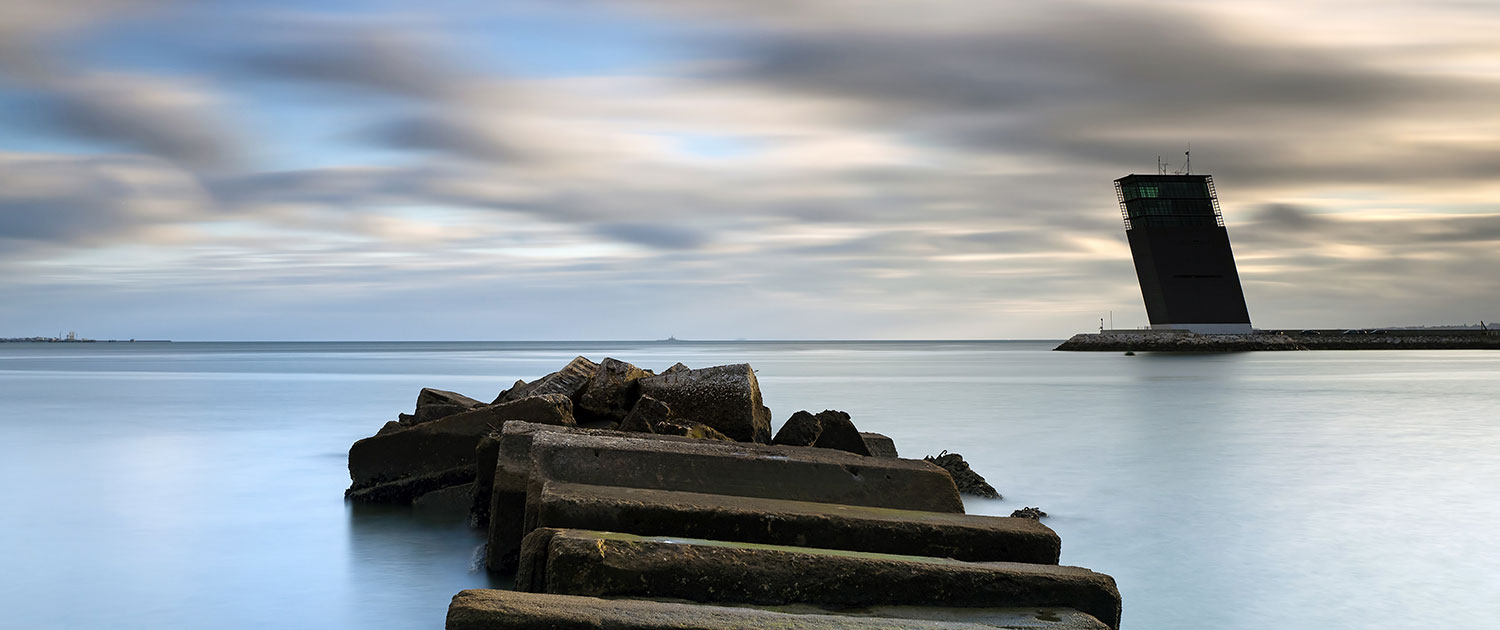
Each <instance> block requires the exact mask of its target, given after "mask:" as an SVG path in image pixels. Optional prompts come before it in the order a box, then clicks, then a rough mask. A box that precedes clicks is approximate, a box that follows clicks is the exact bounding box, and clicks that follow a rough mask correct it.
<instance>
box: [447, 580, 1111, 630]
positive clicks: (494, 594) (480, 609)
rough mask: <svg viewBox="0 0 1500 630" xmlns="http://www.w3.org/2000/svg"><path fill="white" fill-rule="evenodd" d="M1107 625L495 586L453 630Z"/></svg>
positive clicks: (957, 629) (1078, 619)
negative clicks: (848, 611)
mask: <svg viewBox="0 0 1500 630" xmlns="http://www.w3.org/2000/svg"><path fill="white" fill-rule="evenodd" d="M536 628H548V629H550V630H786V629H787V628H798V629H799V630H940V629H941V630H1107V628H1108V626H1105V625H1104V624H1103V623H1101V622H1100V621H1099V620H1097V619H1094V618H1093V617H1091V616H1089V615H1086V614H1084V613H1081V612H1079V611H1076V610H1073V609H1070V608H976V609H952V608H926V607H902V606H876V607H872V608H870V609H866V610H861V611H859V612H858V613H851V614H839V613H837V612H835V611H827V610H821V609H817V608H808V607H783V608H777V609H762V608H748V607H730V606H701V605H696V604H685V603H680V602H658V601H646V600H635V599H600V598H597V597H580V596H576V595H548V594H541V593H519V592H516V591H501V590H488V589H471V590H466V591H460V592H459V593H458V594H457V595H454V596H453V602H452V603H451V604H449V605H448V623H447V630H534V629H536Z"/></svg>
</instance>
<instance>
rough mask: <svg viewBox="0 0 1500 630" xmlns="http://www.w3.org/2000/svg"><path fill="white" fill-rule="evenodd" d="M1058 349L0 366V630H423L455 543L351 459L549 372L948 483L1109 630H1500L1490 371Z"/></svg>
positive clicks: (301, 346)
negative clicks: (990, 489)
mask: <svg viewBox="0 0 1500 630" xmlns="http://www.w3.org/2000/svg"><path fill="white" fill-rule="evenodd" d="M1055 343H1056V342H973V343H961V342H930V343H929V342H880V343H873V342H872V343H865V342H820V343H802V342H795V343H794V342H724V343H697V342H675V343H669V342H578V343H563V342H556V343H467V342H466V343H171V344H141V343H137V344H127V343H113V344H108V343H95V344H21V343H7V344H0V411H3V414H4V415H3V419H0V427H3V428H0V480H3V483H4V486H3V488H4V489H3V503H0V627H5V628H151V629H155V630H160V629H169V628H256V629H262V628H310V629H318V630H328V629H333V628H358V629H361V630H369V629H375V628H402V629H408V628H440V627H442V624H443V615H444V613H445V611H446V607H447V605H448V601H449V598H450V597H452V595H453V594H454V593H456V592H458V591H459V590H460V589H464V588H471V587H484V586H489V585H491V582H490V579H489V578H488V576H487V575H486V574H485V573H484V572H483V571H482V570H478V571H476V570H475V560H474V557H475V552H476V548H477V547H478V546H479V545H480V544H481V543H482V536H481V535H480V533H478V532H475V531H470V530H468V529H467V528H466V527H464V526H463V525H461V524H454V523H448V522H444V521H442V520H438V519H432V518H425V517H423V516H421V515H418V514H413V513H412V512H411V511H410V509H409V508H396V509H389V508H385V509H382V508H356V507H355V506H350V505H346V504H345V503H344V500H343V494H342V493H343V490H344V488H345V487H346V486H348V484H349V477H348V472H347V469H346V456H347V452H348V448H349V445H350V444H351V443H352V442H354V441H355V440H357V439H359V438H362V437H365V436H368V435H371V434H373V433H374V432H375V431H376V430H377V429H379V428H380V426H381V425H382V424H383V423H384V422H386V421H387V420H391V419H394V418H395V417H396V414H397V413H399V412H409V411H410V410H411V408H412V406H413V404H414V402H415V399H416V394H417V391H418V389H420V388H421V387H424V386H430V387H438V388H443V389H451V390H456V391H459V392H462V393H466V394H468V395H470V396H473V397H475V398H480V399H483V400H488V399H490V398H491V397H493V396H494V395H495V394H496V393H497V392H499V391H500V390H502V389H504V388H506V387H507V386H509V384H510V383H511V382H512V381H514V380H516V379H518V378H522V379H527V380H530V379H533V378H536V377H538V376H540V375H542V374H545V373H547V372H550V371H552V370H555V369H557V368H559V367H561V366H562V365H563V364H564V363H566V362H567V361H568V360H569V359H571V358H573V357H574V356H576V355H585V356H588V357H590V358H593V359H595V360H600V359H603V358H604V357H606V356H612V357H616V358H619V359H623V360H627V361H631V362H633V363H636V364H638V365H641V366H643V367H649V368H654V369H657V370H660V369H662V368H665V367H667V366H669V365H671V364H672V363H674V362H677V361H682V362H684V363H686V364H688V365H689V366H693V367H702V366H708V365H716V364H722V363H739V362H749V363H751V364H752V365H753V366H754V367H755V368H756V369H757V370H758V372H757V376H758V378H759V380H760V385H761V389H762V392H763V393H764V396H765V400H766V403H767V404H768V405H769V406H770V407H771V409H772V412H773V415H774V418H775V422H774V426H775V427H779V426H780V424H781V422H782V421H784V420H785V419H786V418H787V417H788V416H790V415H791V414H792V412H795V411H797V410H799V409H808V410H811V411H819V410H822V409H825V408H831V409H842V410H845V411H848V412H849V413H851V414H852V415H853V418H854V421H855V422H856V423H857V424H858V426H859V427H860V428H861V429H862V430H866V431H877V432H880V433H885V434H887V435H890V436H891V437H893V438H895V441H896V444H897V446H898V448H899V449H900V451H901V454H902V455H903V456H905V457H921V456H923V455H928V454H937V453H938V452H940V451H943V450H949V451H956V452H959V453H962V454H963V456H964V457H965V459H967V460H968V461H969V462H970V463H971V464H972V465H973V467H974V468H975V469H976V470H977V471H979V472H980V473H981V474H983V475H985V476H986V477H988V478H989V480H990V481H991V483H993V484H994V485H995V486H996V487H997V488H998V489H999V490H1000V491H1001V492H1002V493H1003V494H1004V495H1005V498H1004V499H1003V500H997V501H991V500H982V499H968V509H969V511H970V512H972V513H979V514H996V515H1008V514H1009V513H1010V512H1011V510H1014V509H1016V508H1020V507H1023V506H1037V507H1040V508H1042V509H1043V510H1045V511H1046V512H1047V513H1048V514H1049V516H1048V518H1047V519H1045V520H1044V521H1043V522H1044V523H1046V524H1047V525H1049V526H1051V527H1052V528H1053V529H1055V530H1057V531H1058V533H1059V534H1061V536H1062V540H1063V558H1062V559H1063V562H1064V563H1065V564H1074V565H1081V566H1085V567H1089V568H1091V569H1094V570H1096V571H1100V572H1104V573H1108V574H1110V575H1112V576H1114V578H1115V579H1116V580H1117V581H1118V583H1119V586H1120V591H1121V593H1122V594H1123V596H1124V620H1123V622H1124V627H1125V628H1126V629H1127V630H1147V629H1151V630H1168V629H1189V628H1191V629H1195V630H1196V629H1202V628H1215V629H1219V630H1229V629H1240V628H1242V629H1247V630H1249V629H1256V630H1260V629H1263V628H1279V629H1294V628H1308V629H1318V630H1325V629H1329V628H1416V627H1423V628H1427V627H1433V628H1489V627H1496V625H1497V624H1500V387H1497V385H1500V352H1487V351H1431V352H1428V351H1364V352H1276V353H1241V354H1223V355H1208V356H1192V355H1171V354H1142V355H1140V356H1134V357H1127V356H1123V355H1120V354H1114V353H1105V354H1093V353H1088V354H1079V353H1060V352H1050V351H1049V349H1050V348H1051V347H1052V346H1053V345H1055Z"/></svg>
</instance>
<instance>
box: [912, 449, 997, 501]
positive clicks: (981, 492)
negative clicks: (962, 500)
mask: <svg viewBox="0 0 1500 630" xmlns="http://www.w3.org/2000/svg"><path fill="white" fill-rule="evenodd" d="M923 459H926V460H927V461H929V462H932V463H934V464H937V465H938V466H941V467H942V468H943V470H946V471H948V474H950V475H952V476H953V483H955V484H957V485H958V491H959V493H961V494H972V495H974V496H976V497H980V498H984V499H999V498H1002V497H1001V496H1000V493H999V492H997V491H996V490H995V487H994V486H991V485H990V484H989V483H988V482H986V481H985V480H984V477H981V476H979V473H977V472H974V470H973V469H972V468H969V463H968V462H966V461H964V456H963V455H959V454H958V453H949V452H948V451H943V452H942V453H939V454H938V456H937V457H933V456H931V455H928V456H927V457H925V458H923Z"/></svg>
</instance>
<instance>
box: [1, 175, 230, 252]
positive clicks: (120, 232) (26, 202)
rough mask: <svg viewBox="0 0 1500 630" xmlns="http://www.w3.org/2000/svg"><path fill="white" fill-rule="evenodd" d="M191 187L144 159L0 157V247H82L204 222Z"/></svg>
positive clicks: (203, 203)
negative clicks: (160, 227) (5, 244)
mask: <svg viewBox="0 0 1500 630" xmlns="http://www.w3.org/2000/svg"><path fill="white" fill-rule="evenodd" d="M209 206H210V202H209V200H208V199H207V196H206V195H205V194H204V192H203V190H202V189H200V188H199V187H198V186H197V183H196V181H195V180H194V179H193V178H192V177H191V176H189V175H188V174H186V173H184V172H182V171H181V170H178V169H176V168H174V167H173V166H171V165H170V164H166V163H163V162H161V161H159V160H153V159H149V158H142V157H113V156H111V157H54V156H42V155H25V154H0V241H7V240H8V241H11V242H12V243H13V244H14V242H17V241H21V242H28V241H29V242H33V243H49V244H72V245H86V244H94V243H100V242H108V241H115V240H125V239H132V238H137V237H138V236H139V232H140V230H142V229H144V228H147V227H150V226H153V225H163V224H168V223H174V222H186V221H193V220H198V219H202V218H204V217H205V216H206V210H207V209H208V207H209Z"/></svg>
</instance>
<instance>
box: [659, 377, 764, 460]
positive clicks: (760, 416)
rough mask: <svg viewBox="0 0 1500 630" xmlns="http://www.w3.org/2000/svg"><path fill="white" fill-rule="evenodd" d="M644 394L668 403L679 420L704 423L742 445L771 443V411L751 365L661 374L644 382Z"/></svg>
mask: <svg viewBox="0 0 1500 630" xmlns="http://www.w3.org/2000/svg"><path fill="white" fill-rule="evenodd" d="M640 384H641V395H643V396H650V397H652V398H655V399H657V400H660V401H662V402H664V403H666V404H667V406H668V407H671V409H672V415H673V417H676V418H682V419H686V420H692V421H695V422H701V423H703V424H706V425H708V426H711V427H713V428H715V429H717V430H719V431H720V432H722V433H723V434H724V435H727V436H729V437H731V438H734V439H735V440H738V441H741V442H759V443H762V444H765V443H768V442H770V441H771V410H770V409H767V408H766V406H765V405H764V404H763V403H762V402H761V397H760V383H758V382H757V381H756V380H755V370H753V369H751V368H750V365H749V364H748V363H739V364H735V365H720V366H715V367H709V368H702V369H698V370H685V371H677V372H671V373H667V374H659V375H657V376H652V377H648V378H643V379H641V380H640Z"/></svg>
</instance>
